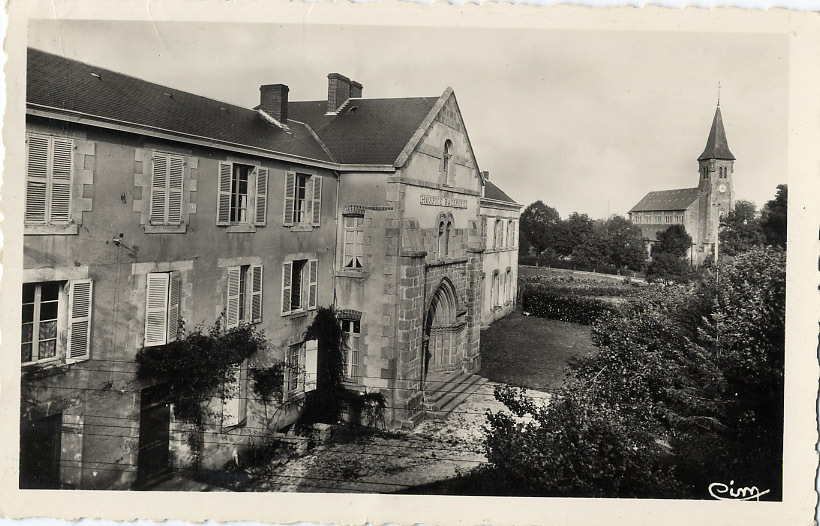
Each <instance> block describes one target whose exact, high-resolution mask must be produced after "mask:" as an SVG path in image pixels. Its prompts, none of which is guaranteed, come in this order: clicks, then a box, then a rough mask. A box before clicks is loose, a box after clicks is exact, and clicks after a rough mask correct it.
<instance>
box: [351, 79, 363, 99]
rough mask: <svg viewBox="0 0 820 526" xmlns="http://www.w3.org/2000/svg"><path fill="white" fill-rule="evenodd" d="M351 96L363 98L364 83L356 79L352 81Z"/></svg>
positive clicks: (352, 97)
mask: <svg viewBox="0 0 820 526" xmlns="http://www.w3.org/2000/svg"><path fill="white" fill-rule="evenodd" d="M350 98H351V99H361V98H362V85H361V84H360V83H358V82H356V81H355V80H351V81H350Z"/></svg>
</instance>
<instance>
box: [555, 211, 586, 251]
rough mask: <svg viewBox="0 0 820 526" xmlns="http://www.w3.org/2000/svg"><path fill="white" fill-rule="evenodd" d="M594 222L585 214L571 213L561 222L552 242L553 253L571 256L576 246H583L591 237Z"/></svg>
mask: <svg viewBox="0 0 820 526" xmlns="http://www.w3.org/2000/svg"><path fill="white" fill-rule="evenodd" d="M593 230H594V222H593V221H592V219H590V218H589V216H588V215H586V214H579V213H578V212H573V213H571V214H570V215H569V217H568V218H567V219H565V220H564V221H561V225H560V227H559V228H558V235H557V236H556V239H555V241H554V246H555V251H556V252H557V253H558V255H559V256H562V257H566V256H570V255H572V251H573V250H575V247H577V246H578V245H583V244H584V243H585V242H586V241H587V238H588V237H589V236H590V235H592V232H593Z"/></svg>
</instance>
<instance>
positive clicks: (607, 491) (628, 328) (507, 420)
mask: <svg viewBox="0 0 820 526" xmlns="http://www.w3.org/2000/svg"><path fill="white" fill-rule="evenodd" d="M665 254H667V255H671V254H669V253H665ZM785 278H786V274H785V253H784V252H783V251H780V250H776V249H772V248H769V247H753V248H752V249H750V250H749V251H747V252H744V253H742V254H740V255H738V256H736V257H727V258H722V259H721V260H720V261H719V262H718V263H717V264H716V267H715V269H714V270H713V271H710V272H708V273H707V276H706V277H705V278H704V280H703V281H702V282H701V283H700V284H699V285H698V286H697V287H692V288H690V287H667V288H663V289H661V288H656V287H646V288H644V289H642V290H641V291H639V292H638V293H637V294H636V295H635V296H634V297H630V298H629V299H628V300H627V301H626V302H625V303H623V304H621V305H620V306H619V307H618V308H617V309H616V310H615V311H614V312H612V313H610V314H606V315H604V316H601V317H600V318H598V320H597V321H595V322H594V324H593V326H592V334H593V340H594V342H595V344H596V346H597V347H598V349H599V352H597V353H594V354H592V355H590V356H588V357H585V358H582V359H580V360H578V361H577V362H575V363H574V364H572V365H571V366H570V367H571V369H570V374H569V376H568V379H567V385H566V387H563V388H560V389H557V390H556V391H555V392H554V394H553V396H552V398H551V399H550V402H549V403H548V404H546V405H539V404H536V403H535V402H533V400H532V399H531V398H529V397H528V396H527V395H526V392H522V391H520V390H516V389H513V388H509V387H507V388H499V389H497V390H496V398H497V399H498V400H500V401H501V402H503V403H504V405H505V406H506V408H507V411H498V412H496V413H488V415H487V418H488V423H489V426H488V429H487V440H486V445H485V448H486V453H487V459H488V462H489V464H488V466H487V467H485V468H483V469H484V470H485V472H484V474H485V477H484V479H485V480H489V481H492V483H494V484H497V485H498V486H499V488H498V489H496V490H495V491H494V492H495V493H497V494H508V493H510V488H513V490H512V491H513V492H515V493H517V494H518V495H522V494H523V495H531V496H542V495H544V496H584V497H604V496H605V497H656V498H657V497H677V498H707V497H708V487H709V484H710V483H712V482H715V481H721V480H724V479H725V478H726V474H727V473H731V477H732V479H734V480H735V481H737V483H738V484H737V485H738V486H744V485H756V486H757V487H758V488H760V489H761V490H763V489H770V490H771V493H770V494H768V495H766V496H765V497H764V498H763V499H761V500H768V499H774V500H777V499H779V498H780V495H781V480H782V458H783V449H782V448H783V444H782V430H783V427H782V426H783V358H784V342H785V331H784V329H785V290H786V281H785ZM741 481H742V482H741ZM727 483H728V481H727Z"/></svg>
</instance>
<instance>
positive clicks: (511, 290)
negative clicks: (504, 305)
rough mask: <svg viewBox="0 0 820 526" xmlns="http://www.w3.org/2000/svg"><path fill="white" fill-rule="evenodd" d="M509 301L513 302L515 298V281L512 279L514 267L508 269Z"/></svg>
mask: <svg viewBox="0 0 820 526" xmlns="http://www.w3.org/2000/svg"><path fill="white" fill-rule="evenodd" d="M506 283H507V302H508V303H509V302H511V301H512V298H513V281H512V269H507V280H506Z"/></svg>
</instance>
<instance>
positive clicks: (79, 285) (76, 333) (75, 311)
mask: <svg viewBox="0 0 820 526" xmlns="http://www.w3.org/2000/svg"><path fill="white" fill-rule="evenodd" d="M92 289H93V283H92V281H91V280H90V279H79V280H74V281H70V282H69V296H68V312H69V320H68V333H69V336H68V353H67V354H66V363H72V362H76V361H79V360H87V359H88V358H89V357H90V350H91V301H92Z"/></svg>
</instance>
